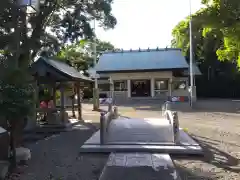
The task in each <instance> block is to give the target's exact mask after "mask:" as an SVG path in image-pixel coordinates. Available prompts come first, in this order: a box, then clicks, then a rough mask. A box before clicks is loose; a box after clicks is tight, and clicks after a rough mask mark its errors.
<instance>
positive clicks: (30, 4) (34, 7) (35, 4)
mask: <svg viewBox="0 0 240 180" xmlns="http://www.w3.org/2000/svg"><path fill="white" fill-rule="evenodd" d="M40 1H41V0H18V4H19V6H20V7H22V8H25V9H26V13H27V14H31V13H36V12H38V11H39V7H40Z"/></svg>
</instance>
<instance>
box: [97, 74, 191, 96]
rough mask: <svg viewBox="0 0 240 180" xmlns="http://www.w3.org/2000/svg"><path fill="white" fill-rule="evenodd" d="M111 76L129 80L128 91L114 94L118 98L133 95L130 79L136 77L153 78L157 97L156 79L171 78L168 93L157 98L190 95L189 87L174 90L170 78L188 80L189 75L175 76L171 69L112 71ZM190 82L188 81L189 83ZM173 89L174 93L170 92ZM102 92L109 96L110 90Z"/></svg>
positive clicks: (152, 93) (152, 91) (102, 81)
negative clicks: (131, 71) (130, 71)
mask: <svg viewBox="0 0 240 180" xmlns="http://www.w3.org/2000/svg"><path fill="white" fill-rule="evenodd" d="M109 77H111V78H112V80H113V81H114V80H127V87H128V91H115V92H114V96H115V98H117V99H121V98H122V99H127V98H129V97H130V96H131V84H130V80H136V79H149V80H151V96H152V97H157V96H156V95H155V91H154V82H155V79H161V78H163V79H169V89H168V91H167V92H166V93H164V92H163V94H162V95H160V96H158V97H157V98H164V97H167V96H188V87H187V88H186V89H178V90H173V87H171V84H170V80H171V79H172V80H173V81H177V80H179V81H180V80H188V78H187V77H182V78H175V77H173V76H172V72H171V71H161V72H134V73H111V74H109ZM99 83H108V81H107V80H101V81H100V82H99ZM187 84H188V83H187ZM170 91H172V93H170ZM100 93H106V94H107V95H108V97H109V94H110V92H107V91H105V92H103V91H101V92H100Z"/></svg>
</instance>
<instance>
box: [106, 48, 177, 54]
mask: <svg viewBox="0 0 240 180" xmlns="http://www.w3.org/2000/svg"><path fill="white" fill-rule="evenodd" d="M174 50H175V51H176V50H177V51H182V49H180V48H156V49H150V48H148V49H140V48H139V49H130V50H123V49H121V50H112V51H103V52H102V53H103V54H110V53H131V52H156V51H174Z"/></svg>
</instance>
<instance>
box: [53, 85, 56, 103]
mask: <svg viewBox="0 0 240 180" xmlns="http://www.w3.org/2000/svg"><path fill="white" fill-rule="evenodd" d="M56 91H57V89H56V83H54V84H53V104H54V107H56V105H57V102H56Z"/></svg>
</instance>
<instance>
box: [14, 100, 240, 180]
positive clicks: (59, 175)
mask: <svg viewBox="0 0 240 180" xmlns="http://www.w3.org/2000/svg"><path fill="white" fill-rule="evenodd" d="M225 106H228V105H227V104H225ZM157 107H158V105H157V106H154V107H148V106H145V107H144V106H141V107H138V108H136V107H134V108H132V107H119V111H120V112H122V114H123V115H125V116H131V117H140V118H142V117H159V116H160V112H159V111H158V109H159V108H157ZM86 109H88V108H86ZM140 110H141V111H140ZM179 117H180V123H181V127H184V128H188V131H189V133H191V134H192V136H193V137H194V138H195V139H196V140H197V141H199V142H200V144H201V145H202V146H203V147H204V150H205V157H204V158H201V159H196V160H190V159H188V160H180V159H177V158H175V159H174V162H175V164H176V166H177V167H178V171H179V173H180V175H181V177H182V179H183V180H240V160H239V159H240V115H239V114H238V113H236V112H231V113H229V112H224V113H223V112H220V111H217V110H214V111H212V112H206V111H202V112H184V113H182V112H180V113H179ZM84 118H85V119H88V120H89V119H91V120H93V123H94V122H95V123H96V124H97V123H98V119H99V116H98V114H94V115H93V114H92V113H86V115H85V117H84ZM94 131H95V130H94V129H92V128H89V129H86V128H83V127H80V126H79V127H76V128H74V129H73V130H71V131H69V132H64V133H61V134H59V135H56V136H53V137H51V138H49V139H47V140H42V141H39V142H38V143H37V144H31V145H29V148H30V149H31V151H32V159H31V160H30V162H29V165H28V166H27V167H25V168H22V169H20V170H19V174H20V176H19V175H18V176H16V178H15V179H19V180H48V179H49V180H50V179H52V180H97V179H98V177H99V175H100V173H101V171H102V168H103V167H104V165H105V163H106V160H107V156H103V155H101V156H99V155H98V156H97V155H94V156H93V155H91V156H89V155H81V154H79V152H78V151H79V147H80V146H81V144H83V142H84V141H85V140H86V139H88V138H89V137H90V136H91V134H92V133H93V132H94Z"/></svg>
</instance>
